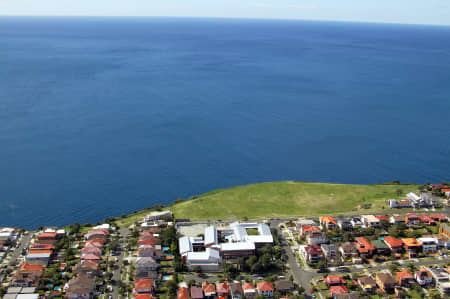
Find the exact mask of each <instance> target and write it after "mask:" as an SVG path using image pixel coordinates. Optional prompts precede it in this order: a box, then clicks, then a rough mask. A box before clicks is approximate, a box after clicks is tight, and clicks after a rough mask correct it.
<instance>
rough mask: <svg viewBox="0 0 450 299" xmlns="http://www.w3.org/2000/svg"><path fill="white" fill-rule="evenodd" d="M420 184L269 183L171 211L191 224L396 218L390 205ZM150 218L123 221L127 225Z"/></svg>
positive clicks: (132, 217) (213, 194) (225, 192)
mask: <svg viewBox="0 0 450 299" xmlns="http://www.w3.org/2000/svg"><path fill="white" fill-rule="evenodd" d="M417 189H418V185H405V184H402V185H397V184H377V185H347V184H330V183H307V182H294V181H285V182H271V183H259V184H252V185H244V186H236V187H231V188H226V189H218V190H215V191H212V192H208V193H205V194H203V195H199V196H195V197H193V198H192V199H189V200H185V201H182V202H180V203H176V204H174V205H172V206H170V207H168V208H169V209H170V210H172V212H173V213H174V215H175V217H177V218H188V219H191V220H205V219H223V220H228V219H230V218H231V217H233V218H236V219H243V218H244V217H247V218H249V219H261V218H271V217H280V218H281V217H290V216H293V217H294V216H320V215H325V214H333V215H336V214H351V213H358V214H363V213H374V212H383V211H385V212H386V213H392V210H390V209H389V206H388V204H387V200H388V199H390V198H394V199H398V198H401V197H404V195H405V194H406V193H408V192H411V191H417ZM147 213H148V210H147V211H142V212H138V213H135V214H132V215H130V216H128V217H126V218H123V219H119V220H118V221H117V224H118V225H120V226H126V225H129V224H131V223H133V222H135V221H137V220H140V219H142V217H143V216H144V215H145V214H147Z"/></svg>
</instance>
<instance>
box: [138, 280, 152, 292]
mask: <svg viewBox="0 0 450 299" xmlns="http://www.w3.org/2000/svg"><path fill="white" fill-rule="evenodd" d="M134 289H135V290H138V291H139V290H153V279H140V280H137V281H135V282H134Z"/></svg>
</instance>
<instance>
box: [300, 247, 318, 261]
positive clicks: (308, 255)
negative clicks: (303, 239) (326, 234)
mask: <svg viewBox="0 0 450 299" xmlns="http://www.w3.org/2000/svg"><path fill="white" fill-rule="evenodd" d="M299 253H300V254H301V255H302V256H303V257H304V258H305V259H306V260H307V261H309V262H310V263H317V262H319V261H321V260H322V259H323V253H322V249H321V248H320V246H319V245H316V244H314V245H311V246H305V245H302V246H300V250H299Z"/></svg>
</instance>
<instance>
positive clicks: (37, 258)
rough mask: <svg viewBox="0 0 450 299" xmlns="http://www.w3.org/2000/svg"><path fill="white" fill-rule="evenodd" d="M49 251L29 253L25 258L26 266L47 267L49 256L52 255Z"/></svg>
mask: <svg viewBox="0 0 450 299" xmlns="http://www.w3.org/2000/svg"><path fill="white" fill-rule="evenodd" d="M52 252H53V251H51V250H48V251H46V252H39V253H38V252H34V251H29V252H28V254H27V255H26V256H25V261H26V263H27V264H30V265H42V266H47V265H48V261H49V260H50V256H51V255H52Z"/></svg>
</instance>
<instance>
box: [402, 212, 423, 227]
mask: <svg viewBox="0 0 450 299" xmlns="http://www.w3.org/2000/svg"><path fill="white" fill-rule="evenodd" d="M405 223H406V224H407V225H409V226H411V225H420V218H419V216H417V215H416V214H414V213H408V214H406V216H405Z"/></svg>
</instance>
